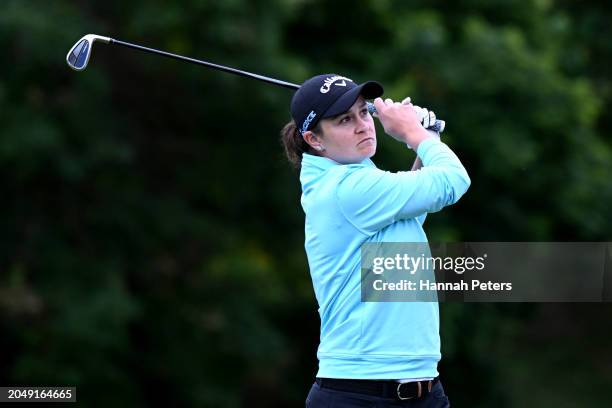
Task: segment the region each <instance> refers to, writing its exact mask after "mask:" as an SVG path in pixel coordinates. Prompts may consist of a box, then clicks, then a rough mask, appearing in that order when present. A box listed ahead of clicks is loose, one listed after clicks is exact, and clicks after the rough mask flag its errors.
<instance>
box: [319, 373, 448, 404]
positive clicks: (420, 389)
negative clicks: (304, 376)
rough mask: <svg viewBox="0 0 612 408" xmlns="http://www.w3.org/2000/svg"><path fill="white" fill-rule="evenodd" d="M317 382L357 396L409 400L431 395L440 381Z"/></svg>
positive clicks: (322, 380) (335, 379)
mask: <svg viewBox="0 0 612 408" xmlns="http://www.w3.org/2000/svg"><path fill="white" fill-rule="evenodd" d="M316 381H317V384H319V387H321V388H329V389H331V390H336V391H347V392H355V393H357V394H366V395H372V396H375V397H382V398H397V399H400V400H409V399H417V398H421V397H424V396H425V395H427V394H429V393H430V392H431V389H432V388H433V386H434V385H435V384H436V383H437V382H438V381H439V379H438V377H436V378H434V379H433V380H429V381H427V380H424V381H414V382H408V383H399V382H397V381H392V380H345V379H339V378H318V377H317V380H316Z"/></svg>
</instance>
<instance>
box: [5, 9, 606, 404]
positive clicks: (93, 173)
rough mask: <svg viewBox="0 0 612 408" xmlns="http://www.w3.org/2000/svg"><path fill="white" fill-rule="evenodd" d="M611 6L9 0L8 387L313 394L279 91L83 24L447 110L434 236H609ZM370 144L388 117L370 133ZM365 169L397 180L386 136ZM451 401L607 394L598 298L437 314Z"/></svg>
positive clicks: (126, 397)
mask: <svg viewBox="0 0 612 408" xmlns="http://www.w3.org/2000/svg"><path fill="white" fill-rule="evenodd" d="M611 19H612V15H611V13H610V12H609V10H608V8H607V7H606V5H605V4H603V3H600V2H596V1H593V0H589V1H581V2H577V1H573V2H572V1H569V0H567V1H553V0H528V1H519V0H489V1H483V0H478V1H477V0H469V1H468V0H466V1H461V2H449V1H441V0H437V1H427V2H426V1H392V0H379V1H375V0H357V1H347V0H339V1H335V2H324V1H321V0H319V1H311V0H269V1H263V0H257V1H250V2H249V1H246V0H231V1H229V0H228V1H222V2H217V1H207V0H189V1H182V2H164V1H141V0H135V1H131V2H118V1H107V2H94V1H82V2H71V1H65V0H64V1H54V2H43V1H34V0H29V1H26V0H4V1H3V2H2V7H1V11H0V47H1V49H2V50H3V52H2V54H1V55H0V61H1V65H0V66H1V67H2V68H1V69H0V72H1V75H0V182H1V184H2V200H1V201H0V234H1V235H0V350H2V352H0V384H1V385H13V384H23V385H76V386H77V387H78V399H79V405H81V406H110V405H112V406H117V407H122V406H125V407H137V406H157V405H159V406H162V405H166V406H202V407H205V406H206V407H208V406H211V407H238V406H262V407H263V406H265V407H274V406H277V407H283V406H301V405H302V404H303V400H304V398H305V395H306V392H307V390H308V388H309V386H310V383H311V382H312V380H313V377H314V374H315V373H316V356H315V350H316V346H317V342H318V323H319V322H318V316H317V312H316V303H315V299H314V296H313V293H312V288H311V282H310V278H309V275H308V269H307V264H306V259H305V254H304V251H303V238H304V237H303V214H302V211H301V208H300V206H299V195H300V187H299V182H298V180H297V176H296V174H295V173H294V172H293V171H292V170H291V169H290V168H289V166H288V165H287V164H286V163H285V162H284V159H283V157H282V149H281V148H280V146H279V144H278V132H279V130H280V128H281V127H282V125H283V124H284V123H285V122H286V121H287V120H288V119H289V114H288V104H289V101H290V98H291V92H290V91H287V90H285V89H282V88H276V87H274V86H270V85H266V84H263V83H260V82H256V81H250V80H246V79H243V78H239V77H234V76H231V75H228V74H224V73H220V72H216V71H209V70H206V69H202V68H201V67H196V66H190V65H186V64H181V63H178V62H176V61H172V60H168V61H166V60H164V59H162V58H160V57H157V56H151V55H146V54H140V53H137V52H135V51H130V50H125V49H119V48H116V49H112V48H111V47H107V46H102V45H100V46H96V49H95V52H94V54H93V58H92V60H91V61H90V66H89V67H88V69H87V70H86V71H85V72H83V73H78V74H77V73H75V72H73V71H71V70H69V69H68V67H67V66H66V65H65V62H64V58H65V55H66V52H67V51H68V49H69V48H70V47H71V46H72V45H73V44H74V42H75V41H76V40H77V39H78V38H80V36H81V35H83V34H86V33H97V34H101V35H109V36H116V37H117V38H119V39H123V40H125V41H131V42H135V43H139V44H143V45H149V46H152V47H156V48H160V49H165V50H168V51H172V52H176V53H182V54H186V55H189V56H194V57H196V58H202V59H205V60H210V61H213V62H218V63H221V64H226V65H229V66H234V67H238V68H242V69H245V70H250V71H253V72H257V73H261V74H264V75H269V76H272V77H276V78H280V79H284V80H288V81H291V82H296V83H300V82H301V81H302V80H304V79H306V78H308V77H309V76H311V75H314V74H317V73H322V72H339V73H342V74H344V75H348V76H350V77H352V78H353V79H355V80H357V81H363V80H367V79H377V80H379V81H381V82H382V83H383V84H384V85H385V88H386V94H387V95H388V96H390V97H394V98H402V97H404V96H406V95H410V96H411V97H412V99H413V101H414V102H415V103H416V104H418V105H422V106H427V107H431V108H433V109H434V110H435V111H436V113H437V114H438V116H439V117H441V118H444V119H446V120H447V123H448V127H447V131H446V132H445V134H444V139H445V140H446V141H447V143H448V144H449V145H450V146H451V147H452V148H453V149H454V150H455V151H456V152H457V153H458V155H459V156H460V157H461V158H462V160H463V162H464V163H465V165H466V167H467V168H468V171H469V172H470V175H471V177H472V187H471V189H470V191H469V193H468V194H467V195H466V196H465V198H464V199H463V200H462V201H461V202H460V203H459V204H457V205H456V206H453V207H452V208H450V209H448V210H445V211H443V212H441V213H439V214H434V215H431V216H430V217H429V218H428V221H427V228H426V229H427V232H428V235H429V238H430V240H432V241H438V242H441V241H447V240H466V241H470V240H471V241H555V240H557V241H609V240H610V231H611V230H612V216H611V212H610V209H609V208H610V204H611V203H612V183H611V182H610V175H611V174H612V152H611V148H610V140H611V139H610V134H611V132H612V116H611V115H609V114H608V113H607V109H608V107H609V106H610V100H611V98H612V86H611V79H610V76H609V67H610V63H611V62H612V28H610V27H611V26H610V24H609V21H610V20H611ZM379 134H380V135H381V136H382V129H379ZM382 139H383V140H382V141H381V143H380V148H379V153H378V154H377V156H376V157H375V161H376V162H377V163H378V164H379V166H381V167H383V168H387V169H390V170H400V169H406V168H409V166H410V164H411V161H412V157H411V156H410V153H407V152H406V150H405V149H404V148H401V146H399V145H398V144H397V143H395V142H394V141H392V140H391V139H385V138H384V137H382ZM441 311H442V327H441V334H442V339H443V356H444V358H443V360H442V363H441V365H440V371H441V373H442V375H443V378H444V382H445V387H446V389H447V393H448V394H449V395H450V397H451V401H453V404H454V406H459V407H464V406H465V407H467V406H469V407H489V406H493V405H495V406H498V407H500V408H501V407H523V406H555V407H577V406H607V405H610V403H611V402H612V400H611V397H610V395H609V393H608V392H606V390H607V388H609V387H610V386H611V385H612V368H611V367H612V347H611V346H610V343H609V341H608V339H609V335H610V329H609V326H610V324H609V318H608V316H610V312H611V311H612V308H611V307H610V305H608V304H592V305H572V304H547V305H534V304H524V305H520V304H519V305H508V304H443V305H441Z"/></svg>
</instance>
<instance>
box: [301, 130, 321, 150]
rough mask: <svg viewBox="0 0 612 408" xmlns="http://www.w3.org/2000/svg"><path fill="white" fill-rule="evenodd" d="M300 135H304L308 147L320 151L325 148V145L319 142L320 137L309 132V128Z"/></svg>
mask: <svg viewBox="0 0 612 408" xmlns="http://www.w3.org/2000/svg"><path fill="white" fill-rule="evenodd" d="M302 136H303V137H304V140H305V141H306V143H308V144H309V145H310V147H312V148H313V149H315V150H316V151H317V152H322V151H324V150H325V147H324V146H323V145H322V144H321V138H320V137H318V136H317V135H316V134H314V133H313V132H311V131H310V130H307V131H306V132H304V134H303V135H302Z"/></svg>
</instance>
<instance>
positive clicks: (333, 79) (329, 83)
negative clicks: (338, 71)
mask: <svg viewBox="0 0 612 408" xmlns="http://www.w3.org/2000/svg"><path fill="white" fill-rule="evenodd" d="M340 80H342V82H340V83H337V84H334V82H336V81H340ZM345 80H346V81H350V82H353V80H352V79H350V78H347V77H343V76H339V75H336V76H333V77H330V78H325V81H324V82H323V86H322V87H321V93H328V92H329V90H330V89H331V86H332V85H336V86H346V82H344V81H345Z"/></svg>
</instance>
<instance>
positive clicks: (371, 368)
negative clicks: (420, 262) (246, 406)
mask: <svg viewBox="0 0 612 408" xmlns="http://www.w3.org/2000/svg"><path fill="white" fill-rule="evenodd" d="M417 153H418V155H419V157H420V158H421V160H422V161H423V168H422V169H420V170H417V171H405V172H397V173H391V172H387V171H383V170H380V169H378V168H377V167H376V166H375V165H374V163H373V162H372V161H371V160H370V159H366V160H364V161H363V162H361V163H358V164H347V165H342V164H339V163H337V162H335V161H333V160H330V159H327V158H324V157H319V156H314V155H310V154H306V153H305V154H304V155H303V157H302V169H301V172H300V181H301V183H302V198H301V203H302V207H303V209H304V212H305V214H306V228H305V233H306V241H305V247H306V254H307V256H308V264H309V267H310V274H311V277H312V282H313V286H314V291H315V296H316V298H317V301H318V303H319V315H320V317H321V338H320V344H319V348H318V352H317V357H318V359H319V371H318V373H317V376H318V377H326V378H353V379H404V378H427V377H435V376H437V375H438V371H437V365H438V361H439V360H440V357H441V355H440V335H439V315H438V304H437V303H436V302H361V289H360V280H361V276H360V261H361V252H360V249H361V245H362V244H364V243H366V242H374V243H378V242H427V236H426V235H425V232H424V231H423V226H422V225H423V222H424V220H425V216H426V214H427V213H431V212H436V211H439V210H441V209H442V208H443V207H445V206H447V205H450V204H453V203H455V202H457V200H459V198H460V197H461V196H462V195H463V194H464V193H465V192H466V190H467V189H468V187H469V185H470V178H469V177H468V174H467V172H466V171H465V168H464V167H463V165H462V164H461V162H460V161H459V159H458V158H457V156H456V155H455V154H454V153H453V152H452V151H451V149H450V148H449V147H448V146H446V145H445V144H444V143H442V142H441V141H440V140H439V139H437V138H434V137H431V138H429V139H426V140H424V141H423V142H421V144H420V145H419V147H418V151H417Z"/></svg>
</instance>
